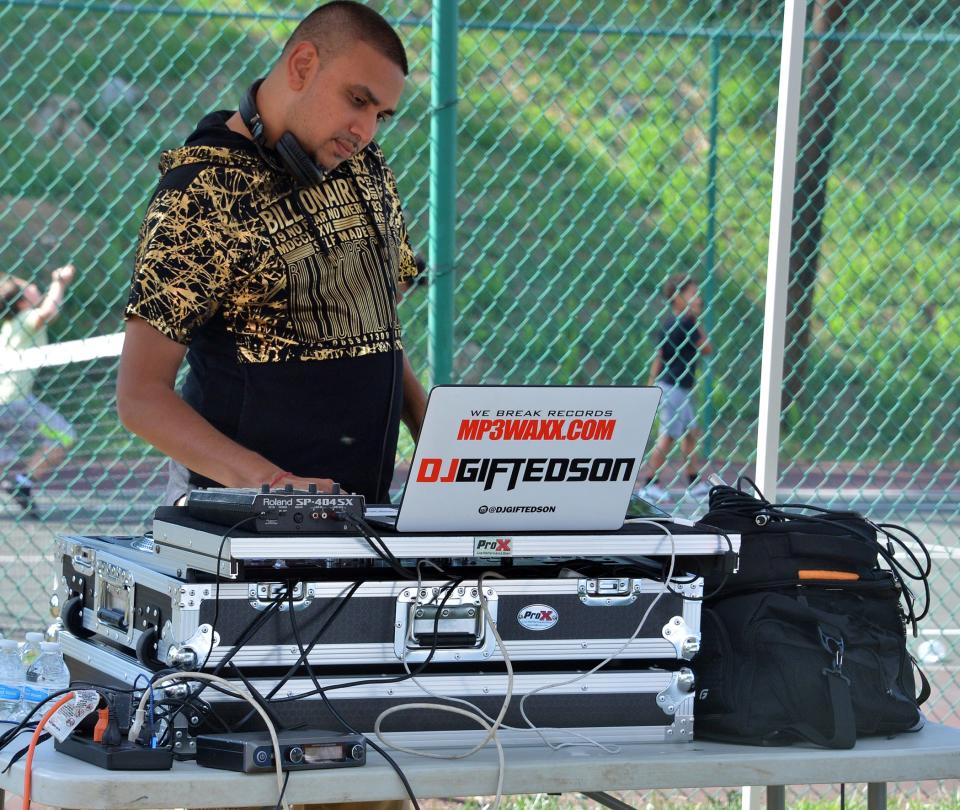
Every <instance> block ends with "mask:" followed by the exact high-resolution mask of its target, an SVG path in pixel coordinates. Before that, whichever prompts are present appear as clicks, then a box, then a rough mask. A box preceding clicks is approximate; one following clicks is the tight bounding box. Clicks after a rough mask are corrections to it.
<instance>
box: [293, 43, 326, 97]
mask: <svg viewBox="0 0 960 810" xmlns="http://www.w3.org/2000/svg"><path fill="white" fill-rule="evenodd" d="M318 58H319V57H318V55H317V49H316V47H315V46H314V45H313V43H312V42H306V41H304V42H298V43H297V44H296V45H295V46H294V47H293V48H292V49H291V51H290V54H289V55H288V56H287V58H286V64H287V85H288V86H289V87H290V89H291V90H295V91H300V90H303V88H304V86H305V85H306V83H307V79H308V78H309V77H310V74H311V72H312V71H313V70H315V69H316V63H317V60H318Z"/></svg>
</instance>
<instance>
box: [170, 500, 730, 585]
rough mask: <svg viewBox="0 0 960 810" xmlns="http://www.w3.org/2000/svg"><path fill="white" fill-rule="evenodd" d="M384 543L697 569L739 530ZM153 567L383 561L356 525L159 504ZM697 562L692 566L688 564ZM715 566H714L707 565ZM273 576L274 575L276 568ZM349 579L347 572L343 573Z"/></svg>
mask: <svg viewBox="0 0 960 810" xmlns="http://www.w3.org/2000/svg"><path fill="white" fill-rule="evenodd" d="M379 538H380V539H381V540H382V542H383V545H384V546H386V548H387V549H388V550H389V551H390V553H391V554H393V555H394V556H395V557H396V558H398V559H400V560H401V561H406V562H410V561H416V560H433V561H437V562H441V563H444V564H448V563H450V562H451V561H453V562H456V563H457V564H458V565H460V566H461V567H470V566H471V565H473V566H474V567H481V568H490V567H492V566H500V567H513V568H516V567H519V566H528V567H529V568H530V577H531V578H533V577H537V576H541V575H543V576H548V577H552V576H554V575H553V574H551V573H545V572H547V571H548V570H549V568H550V565H551V563H557V562H562V561H566V560H580V561H583V560H587V559H592V560H595V561H598V562H602V561H604V560H612V561H616V560H618V559H624V558H629V559H636V558H640V557H644V558H657V559H659V560H661V561H662V560H664V559H666V558H669V557H670V556H671V554H674V555H675V556H676V557H677V558H678V559H679V560H681V564H678V566H677V568H678V570H688V571H689V570H695V572H696V573H702V572H703V566H704V565H727V567H729V566H730V561H729V559H728V558H729V557H734V556H735V555H736V553H737V552H738V551H739V545H740V538H739V536H738V535H729V536H727V535H723V534H720V533H717V532H714V531H711V530H709V529H705V528H704V527H700V526H696V525H693V526H691V525H685V524H684V523H682V522H677V521H673V522H670V521H660V522H655V521H649V520H648V521H643V522H631V521H629V520H628V521H627V522H626V523H624V525H623V526H622V528H620V529H619V530H617V531H609V532H587V531H580V532H559V531H551V532H544V533H537V532H524V533H517V534H509V533H500V534H497V535H472V534H464V533H440V532H434V533H425V534H398V533H397V532H394V531H382V532H380V534H379ZM152 539H153V554H154V559H155V564H154V566H153V567H155V568H158V569H162V570H166V571H179V572H180V574H178V576H181V575H184V576H185V575H186V574H187V573H188V572H190V571H193V572H197V573H207V574H215V575H218V576H220V577H222V578H224V579H240V580H244V579H246V580H249V579H256V578H263V579H269V578H270V576H271V571H273V572H275V571H277V570H283V571H294V572H295V571H296V570H297V569H298V568H300V569H306V568H313V569H315V570H316V571H317V572H318V573H317V574H316V575H317V576H320V578H326V579H331V578H336V576H337V569H340V568H347V567H353V568H361V569H364V571H365V574H364V576H365V577H367V578H369V577H372V576H376V575H377V573H378V572H379V573H381V574H383V575H384V576H389V575H390V574H389V571H384V567H385V566H384V563H383V562H382V560H381V559H380V555H379V554H378V553H377V551H375V550H374V548H373V545H372V543H371V542H370V540H369V539H367V538H364V537H363V536H362V535H361V534H359V533H358V532H356V531H339V532H331V533H329V534H306V533H303V534H293V535H284V534H257V533H255V532H251V531H247V530H244V529H242V528H233V529H229V528H224V527H223V526H218V525H216V524H212V523H206V522H203V521H200V520H197V519H195V518H192V517H191V516H190V515H189V514H188V513H187V510H186V509H185V508H182V507H160V508H159V509H157V511H156V514H155V516H154V520H153V533H152ZM694 565H696V566H699V568H697V569H694V568H693V567H692V566H694ZM711 570H715V569H711ZM274 575H275V574H274ZM345 578H348V579H349V578H350V577H345Z"/></svg>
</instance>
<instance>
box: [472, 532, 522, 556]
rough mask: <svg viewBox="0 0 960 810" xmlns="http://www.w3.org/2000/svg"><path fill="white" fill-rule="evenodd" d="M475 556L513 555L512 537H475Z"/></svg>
mask: <svg viewBox="0 0 960 810" xmlns="http://www.w3.org/2000/svg"><path fill="white" fill-rule="evenodd" d="M473 556H474V557H512V556H513V538H512V537H474V538H473Z"/></svg>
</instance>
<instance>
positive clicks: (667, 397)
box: [643, 273, 713, 501]
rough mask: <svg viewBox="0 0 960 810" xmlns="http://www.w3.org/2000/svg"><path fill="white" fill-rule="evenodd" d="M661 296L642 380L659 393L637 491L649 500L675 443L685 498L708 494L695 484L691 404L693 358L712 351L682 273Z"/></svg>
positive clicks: (696, 294) (697, 301)
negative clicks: (660, 318) (656, 332)
mask: <svg viewBox="0 0 960 810" xmlns="http://www.w3.org/2000/svg"><path fill="white" fill-rule="evenodd" d="M664 297H665V298H666V299H667V301H668V302H669V304H670V315H669V316H668V317H667V319H666V320H665V321H664V322H663V325H662V327H661V330H660V344H659V346H658V348H657V355H656V357H655V358H654V361H653V367H652V368H651V370H650V379H649V381H648V384H649V385H659V386H660V389H661V390H662V391H663V396H662V398H661V401H660V414H659V415H660V435H659V436H658V437H657V443H656V445H655V446H654V448H653V455H652V457H651V459H650V468H649V472H648V475H647V478H646V484H645V486H644V488H643V494H644V495H646V496H647V497H648V498H649V499H650V500H654V501H656V500H661V499H662V498H665V497H666V495H667V492H666V490H665V489H664V488H663V487H661V486H660V484H659V481H658V479H657V476H658V474H659V472H660V468H661V467H663V464H664V462H665V461H666V458H667V454H668V453H669V452H670V450H671V448H672V447H673V443H674V442H675V441H676V440H677V439H679V440H680V449H681V450H682V451H683V456H684V460H685V465H686V473H687V486H689V487H690V494H691V495H693V496H695V497H700V496H703V495H706V494H707V493H708V492H709V491H710V488H709V486H708V485H707V483H706V482H704V481H700V480H699V477H700V466H699V464H698V462H697V456H696V450H697V438H698V435H699V430H698V426H697V417H696V412H695V410H694V404H693V383H694V375H695V372H696V368H697V359H698V357H699V356H700V355H706V354H710V353H711V352H712V351H713V348H712V347H711V346H710V343H709V341H708V340H707V335H706V333H705V332H704V331H703V328H702V327H701V326H700V323H699V318H700V316H701V315H702V314H703V299H702V298H701V297H700V291H699V289H698V288H697V285H696V283H695V282H694V281H693V280H692V279H690V278H688V277H687V276H684V275H683V274H682V273H679V274H676V275H674V276H671V278H670V279H668V280H667V283H666V286H665V287H664Z"/></svg>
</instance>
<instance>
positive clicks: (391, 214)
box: [383, 164, 419, 282]
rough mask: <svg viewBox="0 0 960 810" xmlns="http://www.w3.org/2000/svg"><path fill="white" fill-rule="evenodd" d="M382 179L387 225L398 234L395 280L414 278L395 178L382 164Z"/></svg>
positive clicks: (413, 265)
mask: <svg viewBox="0 0 960 810" xmlns="http://www.w3.org/2000/svg"><path fill="white" fill-rule="evenodd" d="M383 170H384V179H385V181H386V184H387V200H388V208H389V210H388V211H387V217H388V226H389V228H390V230H391V231H392V232H393V233H395V234H398V236H399V239H398V241H397V252H398V253H399V262H398V263H397V281H398V282H399V281H409V280H410V279H412V278H415V277H416V276H417V274H418V273H419V271H418V270H417V263H416V260H415V257H414V252H413V247H412V246H411V245H410V236H409V234H408V233H407V224H406V221H405V220H404V217H403V205H402V204H401V202H400V191H399V189H398V188H397V178H396V176H395V175H394V173H393V171H392V170H391V169H390V167H389V166H387V165H386V164H384V166H383Z"/></svg>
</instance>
